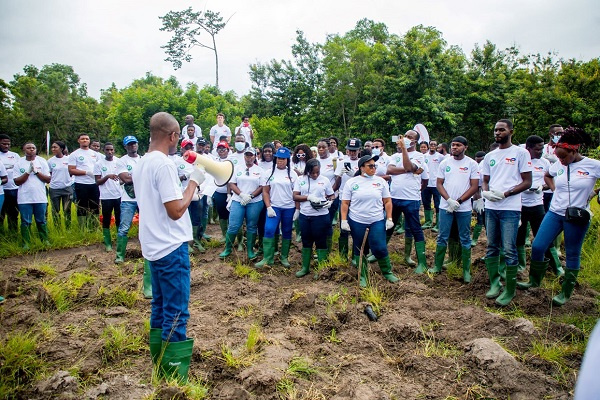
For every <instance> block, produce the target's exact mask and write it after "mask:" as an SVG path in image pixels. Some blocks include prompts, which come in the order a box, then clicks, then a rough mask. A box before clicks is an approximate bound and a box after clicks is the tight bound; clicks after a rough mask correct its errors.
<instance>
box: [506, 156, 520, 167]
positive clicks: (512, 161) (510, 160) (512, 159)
mask: <svg viewBox="0 0 600 400" xmlns="http://www.w3.org/2000/svg"><path fill="white" fill-rule="evenodd" d="M516 162H517V159H516V158H515V157H506V158H505V159H504V163H505V164H508V165H515V163H516Z"/></svg>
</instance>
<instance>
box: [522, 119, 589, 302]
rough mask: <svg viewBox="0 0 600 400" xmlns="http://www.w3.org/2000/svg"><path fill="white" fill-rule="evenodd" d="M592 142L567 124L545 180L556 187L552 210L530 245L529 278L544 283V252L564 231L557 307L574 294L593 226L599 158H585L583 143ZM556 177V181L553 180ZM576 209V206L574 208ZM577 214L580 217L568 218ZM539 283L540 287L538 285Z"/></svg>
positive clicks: (577, 129) (586, 135) (587, 136)
mask: <svg viewBox="0 0 600 400" xmlns="http://www.w3.org/2000/svg"><path fill="white" fill-rule="evenodd" d="M590 143H591V138H590V136H589V135H588V134H587V133H585V132H584V131H583V130H582V129H580V128H573V127H568V128H567V129H565V130H564V133H563V134H562V136H561V137H560V140H559V141H558V143H557V144H556V151H555V154H556V157H557V158H558V161H557V162H556V163H554V164H552V166H551V167H550V170H549V171H548V174H547V179H546V182H547V184H548V185H549V186H551V187H552V185H554V186H555V188H554V196H553V197H552V203H550V210H549V211H548V212H547V213H546V215H545V216H544V219H543V221H542V224H541V225H540V229H539V230H538V234H537V235H536V236H535V238H534V240H533V243H532V244H531V269H532V270H533V271H530V280H531V276H532V274H533V276H534V280H535V283H536V284H538V283H539V285H541V282H542V280H543V278H544V275H545V272H546V268H547V266H548V261H547V260H546V259H545V255H544V253H545V252H546V250H547V249H548V248H549V247H550V245H551V244H552V241H553V240H554V238H556V236H558V234H559V233H561V232H563V231H564V233H565V235H564V236H565V251H566V255H567V257H566V269H565V275H564V278H563V283H562V289H561V292H560V293H559V294H558V295H557V296H555V297H554V298H553V299H552V303H554V305H557V306H562V305H564V304H565V303H566V302H567V301H568V300H569V298H570V297H571V295H572V293H573V289H574V288H575V283H576V282H577V275H578V274H579V270H580V268H581V247H582V246H583V240H584V238H585V235H586V233H587V231H588V229H589V227H590V219H591V217H590V214H589V209H590V204H589V203H590V200H591V199H592V198H593V197H594V196H597V195H598V190H599V189H594V187H595V185H596V181H597V180H598V178H600V161H598V160H594V159H592V158H588V157H584V156H583V155H581V153H580V149H581V146H584V145H589V144H590ZM551 178H554V182H552V181H551ZM573 208H574V209H573ZM570 209H571V210H573V212H572V213H571V215H573V214H578V215H580V216H581V218H580V219H579V220H574V219H572V218H571V217H569V213H568V211H569V210H570ZM539 285H538V286H539Z"/></svg>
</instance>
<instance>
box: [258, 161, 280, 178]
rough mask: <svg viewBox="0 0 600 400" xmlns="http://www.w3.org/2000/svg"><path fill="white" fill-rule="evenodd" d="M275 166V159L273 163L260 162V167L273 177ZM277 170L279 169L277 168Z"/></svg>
mask: <svg viewBox="0 0 600 400" xmlns="http://www.w3.org/2000/svg"><path fill="white" fill-rule="evenodd" d="M273 165H275V159H273V161H263V160H260V161H258V166H259V167H261V168H262V169H263V170H264V171H265V172H266V173H268V174H269V175H271V172H272V171H273ZM275 169H277V167H275Z"/></svg>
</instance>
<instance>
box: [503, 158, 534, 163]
mask: <svg viewBox="0 0 600 400" xmlns="http://www.w3.org/2000/svg"><path fill="white" fill-rule="evenodd" d="M504 161H505V163H506V164H509V165H515V162H516V161H517V159H516V158H515V157H510V158H509V157H506V158H505V159H504ZM530 164H531V163H530Z"/></svg>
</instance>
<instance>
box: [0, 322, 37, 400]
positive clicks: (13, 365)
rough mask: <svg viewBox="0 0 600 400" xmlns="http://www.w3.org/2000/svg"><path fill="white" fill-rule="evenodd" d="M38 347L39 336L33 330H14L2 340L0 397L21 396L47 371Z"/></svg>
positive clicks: (0, 344)
mask: <svg viewBox="0 0 600 400" xmlns="http://www.w3.org/2000/svg"><path fill="white" fill-rule="evenodd" d="M37 347H38V341H37V337H36V336H34V335H33V334H32V333H31V332H27V333H22V332H13V333H11V334H9V335H8V337H6V338H4V340H3V341H2V342H0V377H2V379H0V398H3V399H12V398H21V396H20V394H21V393H22V392H23V391H24V390H25V389H28V388H31V384H32V383H33V382H35V381H36V380H38V379H39V378H40V376H41V375H42V374H43V373H44V372H45V370H46V369H47V366H46V364H45V363H44V361H43V359H42V358H41V357H40V356H39V355H38V354H37Z"/></svg>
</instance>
